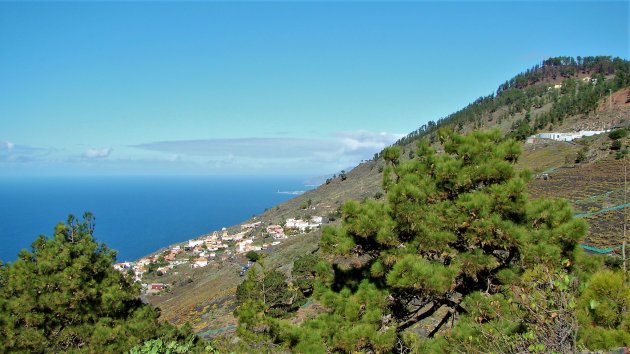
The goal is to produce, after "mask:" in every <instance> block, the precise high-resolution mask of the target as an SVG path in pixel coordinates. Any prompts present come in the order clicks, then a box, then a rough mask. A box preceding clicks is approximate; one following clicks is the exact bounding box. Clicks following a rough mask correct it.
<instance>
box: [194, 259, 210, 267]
mask: <svg viewBox="0 0 630 354" xmlns="http://www.w3.org/2000/svg"><path fill="white" fill-rule="evenodd" d="M207 265H208V258H205V257H199V258H197V259H195V261H194V262H193V264H191V268H203V267H205V266H207Z"/></svg>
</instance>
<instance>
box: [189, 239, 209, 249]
mask: <svg viewBox="0 0 630 354" xmlns="http://www.w3.org/2000/svg"><path fill="white" fill-rule="evenodd" d="M204 243H205V240H190V241H188V247H190V248H194V247H197V246H201V245H203V244H204Z"/></svg>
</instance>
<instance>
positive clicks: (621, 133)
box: [608, 128, 628, 140]
mask: <svg viewBox="0 0 630 354" xmlns="http://www.w3.org/2000/svg"><path fill="white" fill-rule="evenodd" d="M627 135H628V131H627V130H626V128H621V129H616V130H613V131H612V132H610V134H608V137H609V138H611V139H613V140H616V139H621V138H625V137H626V136H627Z"/></svg>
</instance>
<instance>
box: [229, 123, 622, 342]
mask: <svg viewBox="0 0 630 354" xmlns="http://www.w3.org/2000/svg"><path fill="white" fill-rule="evenodd" d="M440 140H441V141H442V142H443V143H444V150H445V154H442V155H436V153H435V150H434V149H433V148H431V147H430V146H429V145H428V143H426V142H425V143H421V144H419V147H418V152H417V154H416V157H415V158H414V159H412V160H411V161H407V162H403V163H400V162H398V157H399V149H398V148H396V147H394V148H389V149H386V151H385V152H384V153H383V156H384V157H385V158H386V159H387V160H388V161H389V162H390V166H389V167H388V169H386V170H385V171H384V177H383V181H384V182H383V184H384V188H385V189H386V190H387V191H388V195H387V201H385V202H378V201H374V200H368V201H365V202H362V203H358V202H354V201H350V202H347V203H346V204H345V205H344V207H343V224H342V226H341V227H339V228H328V229H326V230H325V231H324V235H323V237H322V240H321V248H322V250H323V252H324V255H325V256H326V258H327V261H323V262H319V263H318V264H317V265H315V266H314V267H313V270H314V271H315V272H316V274H317V278H316V280H315V282H314V284H315V285H314V289H315V290H314V295H313V297H314V298H315V299H316V300H317V301H319V302H320V303H321V304H322V305H323V306H324V310H323V312H321V313H320V314H318V315H316V316H315V317H314V318H311V319H307V320H306V321H303V322H302V323H301V324H299V325H295V324H293V323H291V322H290V321H287V320H283V319H278V318H276V317H277V316H272V315H271V314H270V313H268V311H266V310H265V309H266V306H265V304H264V303H263V301H264V300H262V299H260V298H256V297H248V298H246V299H245V300H246V301H243V302H242V303H241V306H240V307H239V309H238V310H237V313H238V314H239V315H240V318H239V334H240V335H241V337H242V338H244V339H246V340H247V343H246V344H244V345H249V346H251V347H250V348H256V349H260V348H263V347H264V348H267V349H271V348H278V349H279V350H285V349H290V350H292V351H295V352H302V353H314V352H322V353H323V352H330V351H335V352H336V351H338V352H357V351H367V352H427V351H432V352H433V351H436V352H437V351H439V352H441V351H447V352H450V351H465V352H488V351H496V350H499V351H501V352H503V351H505V352H513V351H518V352H522V351H541V352H545V351H554V352H569V351H576V350H578V349H579V347H578V345H583V346H586V347H588V348H593V349H598V348H610V347H613V346H616V345H628V344H630V337H629V336H628V331H629V330H630V327H629V326H628V325H629V323H628V321H627V320H626V319H627V318H629V316H630V312H628V311H629V309H628V307H627V303H628V302H627V296H626V294H627V292H628V290H629V289H628V286H627V285H626V284H625V281H624V280H623V278H622V276H617V275H615V276H614V277H613V276H610V277H608V276H607V275H608V274H607V273H606V274H599V275H595V276H594V277H593V278H592V279H591V280H590V281H589V276H590V274H591V273H592V272H594V271H595V270H596V269H598V268H599V267H601V262H600V261H599V259H597V258H585V257H584V256H583V254H582V253H581V251H580V250H579V248H577V245H578V242H579V241H580V239H581V237H583V236H584V234H585V231H586V225H585V223H584V222H582V221H580V220H576V219H574V218H573V216H572V212H571V209H570V207H569V206H568V204H567V203H566V202H565V201H563V200H549V199H538V200H535V201H530V200H529V199H528V198H527V195H526V191H525V185H526V181H527V179H528V175H527V173H516V172H515V171H514V169H513V163H514V162H515V161H516V160H517V159H518V157H519V154H520V149H519V147H518V145H517V144H516V143H515V142H514V141H513V140H510V139H508V140H502V138H501V136H500V134H499V133H498V132H496V131H495V132H491V133H481V132H478V133H473V134H471V135H469V136H460V135H457V134H454V133H440ZM301 272H303V270H301ZM610 274H617V273H610ZM604 278H606V279H612V280H611V283H610V284H607V285H608V286H611V287H612V288H614V289H616V291H619V292H620V294H621V295H620V296H607V295H606V293H603V292H602V290H603V288H604V287H603V286H602V284H601V282H602V279H604ZM580 284H582V285H581V286H580ZM584 285H586V287H585V289H586V290H583V291H582V293H581V294H580V292H579V290H580V288H584ZM578 298H579V301H578ZM604 301H606V305H605V307H599V305H598V304H599V303H600V302H604ZM586 303H588V306H587V305H585V304H586ZM578 315H579V316H578ZM430 318H433V319H435V321H434V322H433V323H431V326H430V329H429V330H428V331H427V332H424V334H425V335H424V336H420V335H418V332H420V328H418V327H417V326H418V325H420V324H421V322H422V321H423V320H425V319H430ZM576 319H579V320H580V323H579V324H578V321H577V320H576ZM449 322H450V323H451V325H450V327H451V329H447V327H448V326H446V324H447V323H449ZM585 329H588V330H585ZM591 330H594V331H591ZM587 333H588V334H591V333H597V335H586V334H587ZM246 348H247V346H245V347H241V350H247V349H246Z"/></svg>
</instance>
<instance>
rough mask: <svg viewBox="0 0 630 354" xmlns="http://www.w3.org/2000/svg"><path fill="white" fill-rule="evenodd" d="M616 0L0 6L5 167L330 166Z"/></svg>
mask: <svg viewBox="0 0 630 354" xmlns="http://www.w3.org/2000/svg"><path fill="white" fill-rule="evenodd" d="M629 6H630V5H629V4H628V2H626V1H613V2H591V1H578V2H568V1H560V2H551V3H550V2H519V1H514V2H468V1H467V2H447V3H440V2H396V3H379V2H369V3H357V2H343V3H337V2H325V3H304V2H253V3H226V2H186V3H172V2H155V3H149V2H134V3H119V2H83V3H79V2H73V3H56V2H29V3H22V2H0V48H2V50H0V176H25V175H36V176H38V175H45V176H48V175H70V176H77V175H79V176H82V175H173V174H176V175H254V174H255V175H305V176H306V175H323V174H328V173H335V172H338V171H339V170H341V169H345V168H348V167H349V166H353V165H355V164H356V163H358V162H359V161H361V160H363V159H369V158H371V157H372V155H373V154H374V153H376V152H378V151H380V150H381V149H382V148H383V147H385V146H386V145H389V144H391V143H393V142H394V141H396V140H397V139H398V138H400V137H401V136H403V135H405V134H407V133H408V132H410V131H412V130H415V129H417V128H418V127H419V126H421V125H422V124H425V123H426V122H428V121H429V120H437V119H439V118H441V117H444V116H446V115H448V114H450V113H452V112H454V111H457V110H459V109H461V108H462V107H464V106H465V105H466V104H468V103H470V102H472V101H474V100H475V99H476V98H478V97H479V96H482V95H487V94H490V93H492V92H494V91H495V90H496V88H497V86H498V85H499V84H501V83H503V82H504V81H505V80H506V79H509V78H511V77H513V76H514V75H516V74H517V73H519V72H521V71H524V70H525V69H527V68H529V67H531V66H533V65H535V64H538V63H540V62H541V61H542V60H543V59H545V58H548V57H552V56H560V55H569V56H578V55H581V56H589V55H611V56H618V57H622V58H624V59H628V46H629V31H630V25H629V21H628V16H629V15H628V12H629Z"/></svg>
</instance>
